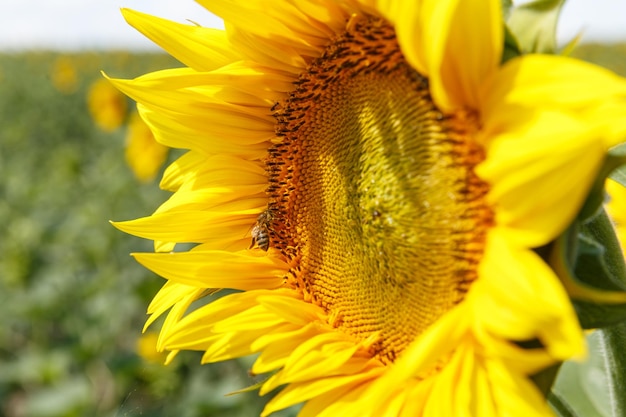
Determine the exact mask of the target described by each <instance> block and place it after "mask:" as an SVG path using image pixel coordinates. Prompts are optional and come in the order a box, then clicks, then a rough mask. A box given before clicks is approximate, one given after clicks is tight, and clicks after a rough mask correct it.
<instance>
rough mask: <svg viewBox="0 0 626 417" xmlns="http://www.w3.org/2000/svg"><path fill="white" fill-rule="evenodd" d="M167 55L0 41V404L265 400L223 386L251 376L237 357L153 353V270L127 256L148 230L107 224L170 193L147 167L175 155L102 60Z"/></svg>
mask: <svg viewBox="0 0 626 417" xmlns="http://www.w3.org/2000/svg"><path fill="white" fill-rule="evenodd" d="M176 65H177V63H176V62H175V61H174V60H173V58H170V57H169V56H166V55H160V54H135V53H132V54H131V53H126V52H112V53H76V54H58V53H51V52H28V53H19V54H2V55H0V176H1V180H0V222H1V223H2V225H3V227H2V230H3V231H2V238H1V239H0V253H1V255H0V317H2V321H3V325H2V326H0V415H2V416H7V417H25V416H33V417H35V416H36V417H57V416H59V417H61V416H64V417H77V416H85V417H87V416H89V417H96V416H120V417H122V416H139V415H141V416H155V417H156V416H180V417H186V416H188V417H194V416H203V417H205V416H222V415H226V416H239V415H241V416H246V415H258V414H259V413H260V411H261V409H262V407H263V404H264V403H265V401H266V400H265V399H259V397H258V395H257V394H256V393H244V394H240V395H237V396H226V394H228V393H229V392H231V391H234V390H237V389H240V388H241V387H245V386H248V385H250V384H253V383H254V382H255V381H253V380H252V379H251V378H250V377H249V376H248V375H247V369H248V367H249V364H247V363H241V362H231V363H227V364H225V365H218V366H211V367H207V366H200V365H199V361H200V357H199V355H194V354H190V353H188V352H187V353H185V354H181V355H179V357H177V358H176V359H175V360H174V362H173V363H172V364H170V365H169V366H164V365H163V361H164V359H165V358H164V357H163V356H162V355H161V354H159V353H157V352H156V351H155V348H154V346H155V343H156V333H153V332H150V329H149V330H148V331H147V332H146V333H145V334H143V335H142V333H141V329H142V327H143V324H144V321H145V318H146V314H145V311H146V306H147V305H148V304H149V302H150V300H151V298H152V297H153V296H154V294H155V293H156V292H157V290H158V288H159V287H160V286H161V285H162V284H163V281H162V280H161V279H160V278H158V277H156V276H152V275H151V274H150V273H149V272H147V271H146V270H145V269H144V268H142V267H141V266H140V265H138V264H136V263H135V261H134V260H133V259H132V258H131V257H130V256H129V253H130V252H131V251H141V250H145V251H148V250H151V246H150V243H149V242H147V241H141V240H140V239H137V238H132V237H129V236H128V235H125V234H123V233H120V232H119V231H118V230H116V229H114V228H113V227H112V226H111V225H110V224H109V220H126V219H130V218H135V217H139V216H142V215H144V214H145V213H148V212H150V211H151V210H152V209H153V208H154V207H156V206H157V205H158V204H159V203H160V202H162V201H163V200H165V199H166V198H167V196H168V193H165V192H162V191H160V190H159V189H158V186H157V184H158V178H159V176H160V173H161V172H162V169H163V167H164V164H165V163H166V158H169V159H170V160H171V159H173V158H175V157H176V155H168V154H167V153H166V152H165V148H162V147H160V145H157V144H156V143H155V142H154V141H153V139H152V137H151V134H150V132H149V131H148V130H147V128H146V127H145V125H143V124H142V123H143V122H141V121H140V120H139V119H138V118H137V117H136V110H135V104H134V103H133V102H131V101H129V100H128V99H127V98H125V96H123V95H121V93H119V92H117V90H115V89H113V88H112V87H111V86H110V84H109V83H108V81H106V80H105V79H104V77H103V76H102V75H101V73H100V71H104V72H105V73H107V74H109V75H111V76H115V77H134V76H137V75H139V74H142V73H145V72H149V71H152V70H155V69H160V68H167V67H172V66H176ZM142 158H143V159H142ZM127 161H129V162H131V163H130V164H129V163H128V162H127ZM156 326H157V327H155V328H154V330H155V331H156V330H158V326H159V324H158V323H157V324H156Z"/></svg>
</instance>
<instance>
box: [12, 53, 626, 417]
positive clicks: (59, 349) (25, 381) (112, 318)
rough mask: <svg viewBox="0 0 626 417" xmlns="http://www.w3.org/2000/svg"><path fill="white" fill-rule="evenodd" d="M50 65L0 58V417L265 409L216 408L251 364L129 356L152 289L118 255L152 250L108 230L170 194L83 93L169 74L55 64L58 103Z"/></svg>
mask: <svg viewBox="0 0 626 417" xmlns="http://www.w3.org/2000/svg"><path fill="white" fill-rule="evenodd" d="M576 55H577V56H579V57H583V58H585V59H589V60H592V61H595V62H597V63H600V64H602V65H604V66H607V67H609V68H612V69H613V70H615V71H617V72H619V73H620V74H622V75H626V46H625V45H621V46H619V45H618V46H612V47H606V46H598V45H584V46H582V47H580V48H579V49H578V51H577V52H576ZM60 57H61V55H59V54H53V53H43V52H37V53H36V52H32V53H23V54H14V55H0V178H1V180H0V224H2V225H3V232H2V239H0V253H1V254H2V255H0V317H2V319H3V325H2V326H0V407H1V408H0V415H3V416H7V417H21V416H37V417H53V416H54V417H57V416H64V417H78V416H85V417H98V416H139V415H141V416H147V417H157V416H176V417H196V416H198V417H200V416H202V417H209V416H254V415H258V414H259V412H260V410H261V409H262V407H263V404H264V402H265V401H266V399H259V398H258V396H257V394H256V393H247V394H241V395H237V396H224V394H226V393H228V392H231V391H233V390H236V389H239V388H242V387H245V386H247V385H250V384H251V383H253V382H254V381H252V380H250V378H249V377H248V375H247V368H248V366H249V364H250V362H246V361H241V362H237V361H233V362H230V363H225V364H218V365H209V366H200V365H199V361H200V355H199V354H196V353H194V352H184V353H182V354H180V355H179V356H178V357H177V358H176V360H175V361H174V363H173V364H172V365H170V366H168V367H165V366H163V365H161V364H160V362H158V361H151V360H150V359H149V358H145V357H142V356H141V355H139V354H138V351H137V341H138V339H139V338H140V336H141V328H142V326H143V322H144V320H145V318H146V316H145V310H146V307H147V305H148V303H149V302H150V299H151V298H152V296H153V295H154V294H155V293H156V291H157V290H158V288H159V287H160V286H161V285H162V284H163V282H164V281H163V280H162V279H161V278H159V277H156V276H154V275H153V274H151V273H149V272H148V271H146V270H145V269H143V268H142V267H140V266H139V265H138V264H136V263H135V262H134V261H133V260H132V258H131V257H130V256H129V253H130V252H136V251H150V250H151V249H152V247H151V245H150V242H147V241H143V240H141V239H138V238H134V237H131V236H128V235H125V234H123V233H121V232H119V231H117V230H116V229H114V228H113V227H112V226H111V225H110V224H109V222H108V221H109V220H127V219H131V218H136V217H141V216H145V215H147V214H149V213H150V212H152V211H153V210H154V209H155V208H156V207H157V206H158V205H159V204H160V203H161V202H162V201H163V200H164V199H165V198H167V196H168V194H167V193H165V192H163V191H160V190H159V189H158V187H157V184H158V180H155V181H153V182H150V183H147V184H146V183H140V182H138V181H137V180H136V179H135V178H134V177H133V175H132V173H131V171H130V170H129V168H128V167H127V166H126V164H125V162H124V157H123V154H124V135H125V127H124V126H122V127H120V128H118V129H116V130H114V131H112V132H104V131H102V130H100V129H99V128H98V127H96V125H95V124H94V122H92V120H91V118H90V116H89V113H88V111H87V104H86V94H87V89H88V87H89V85H91V83H92V82H93V81H94V80H95V79H97V78H99V77H101V76H100V73H99V71H100V70H104V71H105V72H106V73H107V74H109V75H111V76H114V77H123V78H128V77H133V76H136V75H140V74H142V73H145V72H148V71H152V70H155V69H159V68H167V67H171V66H179V64H178V63H177V62H176V61H174V60H173V59H172V58H169V57H167V56H164V55H141V54H129V53H125V52H117V53H82V54H70V55H63V60H64V62H66V63H69V64H70V65H73V66H74V68H75V71H76V74H75V75H76V77H75V80H74V84H72V85H71V86H67V85H66V87H63V88H61V91H60V90H59V87H58V86H57V87H55V83H54V79H55V75H54V74H55V72H54V71H55V70H54V68H55V66H56V65H57V64H58V62H59V61H58V59H59V58H60ZM129 108H132V103H130V102H129ZM174 156H175V155H170V159H171V158H173V157H174ZM154 330H158V324H157V325H156V326H155V329H154ZM291 414H293V412H292V413H291ZM277 415H281V414H280V413H279V414H277ZM282 415H283V416H286V415H290V413H289V412H286V413H285V414H282Z"/></svg>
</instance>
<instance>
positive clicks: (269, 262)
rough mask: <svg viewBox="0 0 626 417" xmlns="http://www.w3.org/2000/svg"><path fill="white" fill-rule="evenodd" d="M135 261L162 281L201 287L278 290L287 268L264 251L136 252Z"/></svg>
mask: <svg viewBox="0 0 626 417" xmlns="http://www.w3.org/2000/svg"><path fill="white" fill-rule="evenodd" d="M133 256H134V258H135V259H136V260H137V262H139V263H140V264H142V265H143V266H145V267H146V268H148V269H150V270H152V271H154V272H155V273H156V274H159V275H161V276H162V277H164V278H167V279H169V280H172V281H174V282H179V283H181V284H185V285H192V286H193V285H195V286H198V287H201V288H232V289H238V290H253V289H261V288H278V287H280V286H281V285H282V283H283V275H284V274H285V272H286V270H287V265H285V264H281V263H280V261H278V260H276V259H275V258H274V257H270V256H267V254H266V253H265V252H263V253H262V254H258V253H257V252H256V251H240V252H227V251H191V252H175V253H135V254H133Z"/></svg>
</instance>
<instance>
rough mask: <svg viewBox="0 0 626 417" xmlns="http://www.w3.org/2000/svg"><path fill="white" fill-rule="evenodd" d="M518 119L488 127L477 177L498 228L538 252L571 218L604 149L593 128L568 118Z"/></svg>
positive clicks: (546, 114)
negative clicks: (482, 182) (486, 186)
mask: <svg viewBox="0 0 626 417" xmlns="http://www.w3.org/2000/svg"><path fill="white" fill-rule="evenodd" d="M509 109H510V110H511V111H512V112H514V111H515V110H514V106H511V107H509ZM516 114H517V115H518V116H520V118H519V119H515V120H514V119H513V118H512V117H511V116H504V117H506V120H505V121H496V120H493V121H492V120H489V121H488V122H487V123H488V124H487V125H486V126H485V132H484V135H485V137H488V138H489V139H486V141H487V140H489V141H490V143H488V146H487V158H486V159H485V161H483V162H482V163H481V164H480V165H478V166H477V168H476V173H477V174H478V176H479V177H480V178H482V179H483V180H485V181H486V182H487V183H488V184H489V185H490V187H491V189H490V191H489V194H488V195H487V198H488V200H489V202H490V203H491V205H492V207H494V210H495V213H496V224H497V227H498V228H500V229H502V230H506V232H507V233H508V235H509V236H508V239H510V240H512V241H514V242H516V243H517V244H518V245H520V246H525V247H539V246H542V245H544V244H546V243H548V242H550V241H551V240H553V239H554V238H555V237H556V236H558V235H559V234H560V233H561V232H562V231H563V230H564V229H565V227H566V226H567V225H568V224H569V223H570V222H571V221H572V220H573V219H574V217H575V215H576V214H577V213H578V210H579V209H580V207H581V205H582V202H583V201H584V199H585V197H586V196H587V192H588V190H589V187H590V186H591V183H592V182H593V180H594V178H595V175H596V172H597V171H598V169H599V168H600V165H601V163H602V161H603V158H604V154H605V152H606V147H605V145H604V144H603V143H602V141H601V140H600V139H599V137H600V132H599V129H598V128H597V127H594V126H589V125H588V124H586V123H582V122H581V121H580V120H578V119H576V118H574V117H573V116H571V115H567V114H564V113H557V112H552V111H542V112H536V113H535V112H522V111H521V110H518V111H517V113H516ZM521 115H523V116H524V117H521ZM498 122H500V124H498Z"/></svg>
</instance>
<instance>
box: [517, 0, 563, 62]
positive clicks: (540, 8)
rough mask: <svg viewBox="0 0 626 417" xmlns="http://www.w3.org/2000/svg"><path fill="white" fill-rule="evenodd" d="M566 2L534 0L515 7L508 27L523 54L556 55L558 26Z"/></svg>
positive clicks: (561, 0) (560, 0)
mask: <svg viewBox="0 0 626 417" xmlns="http://www.w3.org/2000/svg"><path fill="white" fill-rule="evenodd" d="M564 2H565V0H534V1H531V2H528V3H524V4H521V5H519V6H517V7H513V8H512V9H511V10H510V12H509V14H508V19H507V25H508V27H509V28H510V30H511V32H512V33H513V34H514V35H515V37H516V39H517V43H518V45H519V46H520V49H521V51H522V52H523V53H554V52H555V51H556V24H557V21H558V18H559V13H560V12H561V7H562V6H563V3H564Z"/></svg>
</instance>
